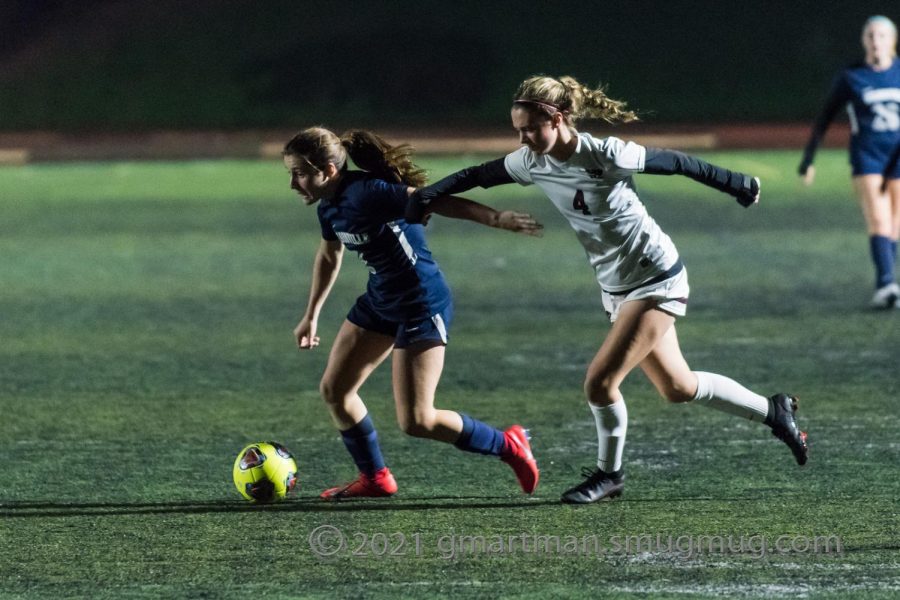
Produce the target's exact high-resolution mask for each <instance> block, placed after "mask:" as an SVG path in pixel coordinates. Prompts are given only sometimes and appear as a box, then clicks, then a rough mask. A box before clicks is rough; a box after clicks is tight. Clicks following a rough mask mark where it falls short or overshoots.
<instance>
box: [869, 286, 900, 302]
mask: <svg viewBox="0 0 900 600" xmlns="http://www.w3.org/2000/svg"><path fill="white" fill-rule="evenodd" d="M869 306H871V307H872V308H900V285H897V282H894V283H889V284H887V285H885V286H882V287H880V288H878V289H877V290H875V294H874V295H873V296H872V301H871V302H869Z"/></svg>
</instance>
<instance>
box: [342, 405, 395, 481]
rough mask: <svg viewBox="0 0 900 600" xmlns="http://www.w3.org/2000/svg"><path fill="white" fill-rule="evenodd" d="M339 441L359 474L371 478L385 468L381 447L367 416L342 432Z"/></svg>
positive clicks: (370, 420) (373, 426)
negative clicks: (341, 441)
mask: <svg viewBox="0 0 900 600" xmlns="http://www.w3.org/2000/svg"><path fill="white" fill-rule="evenodd" d="M341 439H342V440H344V445H345V446H346V447H347V451H348V452H350V456H352V457H353V462H355V463H356V466H357V467H358V468H359V472H360V473H363V474H365V475H368V476H369V477H372V476H373V475H375V473H377V472H378V471H380V470H381V469H383V468H384V467H385V464H384V457H383V456H382V455H381V447H380V446H379V445H378V433H377V432H376V431H375V425H374V424H373V423H372V419H371V418H370V417H369V415H368V414H366V416H365V417H363V418H362V420H361V421H360V422H359V423H357V424H356V425H354V426H353V427H351V428H350V429H345V430H344V431H342V432H341Z"/></svg>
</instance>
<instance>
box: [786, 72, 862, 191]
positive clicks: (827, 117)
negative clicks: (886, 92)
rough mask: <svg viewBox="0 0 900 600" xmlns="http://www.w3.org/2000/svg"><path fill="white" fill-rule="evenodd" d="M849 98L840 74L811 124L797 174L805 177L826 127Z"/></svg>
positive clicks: (847, 87) (849, 91) (847, 85)
mask: <svg viewBox="0 0 900 600" xmlns="http://www.w3.org/2000/svg"><path fill="white" fill-rule="evenodd" d="M850 97H851V90H850V85H849V84H848V83H847V78H846V77H845V73H843V72H842V73H841V74H840V75H838V77H837V78H836V79H835V81H834V82H833V83H832V85H831V91H830V92H829V94H828V99H827V100H826V102H825V108H823V109H822V112H820V113H819V116H818V117H816V120H815V122H814V123H813V127H812V132H810V135H809V141H808V142H807V143H806V147H805V148H804V149H803V158H802V159H801V160H800V166H799V167H798V169H797V172H798V173H799V174H800V175H806V170H807V169H809V166H810V165H811V164H812V163H813V159H815V157H816V150H818V148H819V144H820V143H821V141H822V138H823V137H825V132H826V131H827V130H828V126H829V125H830V124H831V121H833V120H834V117H835V115H836V114H837V112H838V111H839V110H840V109H841V107H842V106H843V105H845V104H846V103H847V101H848V100H850Z"/></svg>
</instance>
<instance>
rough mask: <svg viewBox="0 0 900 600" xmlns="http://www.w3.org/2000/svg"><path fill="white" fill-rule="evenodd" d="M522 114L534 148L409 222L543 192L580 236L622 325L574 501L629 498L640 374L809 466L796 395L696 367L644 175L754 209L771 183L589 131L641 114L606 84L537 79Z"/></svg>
mask: <svg viewBox="0 0 900 600" xmlns="http://www.w3.org/2000/svg"><path fill="white" fill-rule="evenodd" d="M511 116H512V124H513V128H514V129H515V130H516V132H517V133H518V135H519V140H520V142H521V143H522V145H523V147H522V148H519V149H518V150H517V151H516V152H513V153H511V154H509V155H507V156H506V157H504V158H499V159H497V160H494V161H491V162H487V163H484V164H482V165H480V166H476V167H470V168H468V169H464V170H462V171H459V172H457V173H454V174H453V175H450V176H448V177H446V178H445V179H442V180H441V181H439V182H437V183H435V184H433V185H431V186H428V187H426V188H422V189H420V190H419V191H418V192H417V193H416V194H415V195H414V196H412V197H411V198H410V202H409V204H408V207H407V213H406V214H407V221H409V222H416V221H418V220H419V219H421V218H422V217H423V216H424V215H425V214H426V213H427V212H428V211H430V210H432V205H433V204H434V203H435V202H442V201H445V199H444V196H445V195H446V194H453V193H458V192H463V191H465V190H469V189H472V188H474V187H476V186H480V187H485V188H487V187H492V186H496V185H502V184H508V183H519V184H520V185H532V184H534V185H537V186H538V187H540V188H541V190H542V191H543V192H544V193H545V194H546V195H547V197H548V198H549V199H550V200H551V201H552V202H553V204H554V205H555V206H556V208H557V209H558V210H559V211H560V212H561V213H562V214H563V216H565V217H566V219H568V221H569V224H570V225H571V226H572V229H574V230H575V235H576V237H577V238H578V241H579V242H581V245H582V246H583V247H584V250H585V252H586V254H587V258H588V262H589V263H590V265H591V267H592V268H593V269H594V272H595V275H596V278H597V282H598V283H599V284H600V288H601V297H602V300H603V306H604V308H605V309H606V312H607V314H608V316H609V320H610V321H611V322H612V327H611V328H610V330H609V333H608V334H607V336H606V339H605V340H604V341H603V343H602V345H601V346H600V350H599V351H598V352H597V354H596V356H595V357H594V359H593V360H592V361H591V363H590V365H589V366H588V371H587V376H586V378H585V382H584V391H585V394H586V395H587V400H588V404H589V406H590V408H591V411H592V413H593V415H594V421H595V423H596V426H597V438H598V460H597V469H595V470H586V471H585V472H584V476H585V480H584V481H582V482H581V483H579V484H577V485H575V486H574V487H572V488H571V489H569V490H567V491H566V492H565V493H564V494H563V496H562V500H563V501H564V502H570V503H589V502H596V501H598V500H602V499H604V498H615V497H617V496H619V495H620V494H621V493H622V490H623V487H624V470H623V468H622V455H623V449H624V445H625V433H626V430H627V427H628V411H627V410H626V407H625V402H624V399H623V397H622V393H621V391H620V390H619V387H620V385H621V383H622V381H623V380H624V379H625V376H626V375H628V373H630V372H631V371H632V369H634V368H635V367H640V368H641V370H643V371H644V373H645V374H646V375H647V377H648V378H649V379H650V381H651V382H653V384H654V386H655V387H656V389H657V390H658V391H659V393H660V394H661V395H662V396H663V397H664V398H666V399H668V400H670V401H672V402H692V401H693V402H697V403H700V404H703V405H705V406H710V407H712V408H716V409H718V410H722V411H724V412H727V413H731V414H734V415H737V416H740V417H743V418H745V419H749V420H751V421H759V422H761V423H764V424H765V425H767V426H768V427H769V428H771V430H772V433H773V434H774V435H775V436H776V437H778V438H779V439H780V440H782V441H783V442H784V443H786V444H787V445H788V447H789V448H790V449H791V451H792V452H793V454H794V457H795V459H796V461H797V462H798V463H799V464H801V465H802V464H804V463H806V459H807V445H806V434H805V433H802V432H801V431H800V430H799V429H798V428H797V425H796V422H795V419H794V414H795V412H796V410H797V400H796V398H794V397H792V396H789V395H787V394H775V395H774V396H772V397H770V398H765V397H763V396H760V395H759V394H756V393H754V392H752V391H750V390H748V389H747V388H745V387H744V386H742V385H741V384H739V383H737V382H736V381H733V380H731V379H729V378H727V377H724V376H722V375H717V374H714V373H706V372H702V371H692V370H691V369H690V367H688V364H687V362H686V361H685V359H684V357H683V356H682V354H681V349H680V347H679V345H678V337H677V335H676V333H675V319H676V317H680V316H684V314H685V309H686V307H687V299H688V292H689V288H688V279H687V270H686V269H685V267H684V265H683V263H682V261H681V259H680V258H679V256H678V252H677V250H676V249H675V246H674V244H673V243H672V240H671V239H669V236H667V235H666V234H665V233H664V232H663V231H662V230H661V229H660V228H659V226H658V225H657V224H656V222H655V221H654V220H653V219H652V218H651V217H650V216H649V215H648V214H647V210H646V209H645V208H644V205H643V204H642V203H641V201H640V199H639V198H638V194H637V189H636V187H635V185H634V181H633V179H632V174H634V173H640V172H643V173H653V174H659V175H671V174H676V173H677V174H681V175H686V176H688V177H690V178H692V179H694V180H696V181H699V182H701V183H703V184H706V185H709V186H711V187H714V188H716V189H718V190H720V191H723V192H725V193H727V194H730V195H732V196H734V197H735V198H736V199H737V201H738V202H739V203H740V204H741V205H743V206H749V205H751V204H754V203H756V202H757V201H758V199H759V179H756V178H753V177H750V176H748V175H744V174H742V173H737V172H733V171H729V170H727V169H723V168H721V167H717V166H715V165H711V164H709V163H706V162H704V161H702V160H700V159H697V158H694V157H692V156H688V155H686V154H683V153H681V152H675V151H672V150H663V149H658V148H645V147H643V146H640V145H638V144H635V143H633V142H624V141H622V140H620V139H618V138H615V137H608V138H605V139H598V138H595V137H593V136H592V135H590V134H588V133H579V132H578V131H577V130H576V129H575V128H574V123H575V122H576V120H577V119H579V118H582V117H589V118H602V119H605V120H606V121H608V122H611V123H612V122H628V121H633V120H635V119H636V118H637V116H636V115H635V114H634V113H633V112H630V111H628V110H626V108H625V104H624V103H623V102H620V101H617V100H613V99H611V98H609V97H607V96H606V94H605V93H604V92H603V90H602V88H601V89H591V88H589V87H586V86H584V85H582V84H581V83H579V82H578V81H576V80H575V79H573V78H571V77H561V78H559V79H555V78H552V77H545V76H538V77H532V78H530V79H527V80H526V81H524V82H523V83H522V84H521V86H520V87H519V89H518V91H517V92H516V95H515V97H514V100H513V105H512V111H511ZM452 201H455V200H452ZM439 206H441V207H442V209H443V210H446V209H445V208H443V204H440V205H439Z"/></svg>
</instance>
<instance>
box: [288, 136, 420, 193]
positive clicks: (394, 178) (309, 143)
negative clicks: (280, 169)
mask: <svg viewBox="0 0 900 600" xmlns="http://www.w3.org/2000/svg"><path fill="white" fill-rule="evenodd" d="M282 154H283V155H284V156H302V157H303V158H305V159H306V160H307V161H308V162H309V164H311V165H312V166H313V167H315V168H316V169H318V170H320V171H323V170H325V167H326V166H328V163H333V164H334V166H335V167H337V168H338V170H339V171H345V170H346V169H347V157H348V156H349V157H350V158H352V159H353V162H354V163H355V164H356V166H357V167H359V168H360V169H362V170H363V171H368V172H369V173H371V174H373V175H375V176H376V177H378V178H379V179H384V180H385V181H389V182H391V183H405V184H406V185H409V186H412V187H420V186H423V185H425V183H426V181H427V177H426V174H425V170H424V169H420V168H419V167H417V166H416V165H415V164H413V162H412V146H410V145H409V144H400V145H398V146H391V145H390V144H388V143H387V142H386V141H384V140H383V139H382V138H380V137H379V136H377V135H375V134H374V133H372V132H370V131H363V130H361V129H354V130H350V131H347V132H345V133H344V135H342V136H341V137H340V138H339V137H338V136H336V135H335V134H334V133H332V132H331V131H329V130H328V129H325V128H324V127H309V128H307V129H304V130H303V131H301V132H300V133H298V134H297V135H295V136H294V137H293V138H291V139H290V141H288V143H287V144H285V145H284V150H283V151H282Z"/></svg>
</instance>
